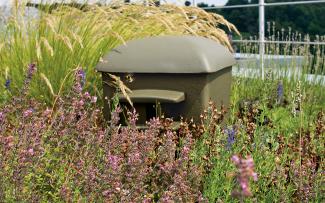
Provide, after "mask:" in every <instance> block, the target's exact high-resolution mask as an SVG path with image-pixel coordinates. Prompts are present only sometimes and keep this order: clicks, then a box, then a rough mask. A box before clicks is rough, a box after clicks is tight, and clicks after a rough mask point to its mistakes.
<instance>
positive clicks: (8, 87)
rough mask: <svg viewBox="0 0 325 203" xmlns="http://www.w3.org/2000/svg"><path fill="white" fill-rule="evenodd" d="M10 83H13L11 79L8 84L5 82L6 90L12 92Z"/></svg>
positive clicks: (7, 81)
mask: <svg viewBox="0 0 325 203" xmlns="http://www.w3.org/2000/svg"><path fill="white" fill-rule="evenodd" d="M10 83H11V80H10V79H7V80H6V82H5V88H6V89H7V90H10Z"/></svg>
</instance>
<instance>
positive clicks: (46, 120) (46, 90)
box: [0, 5, 325, 202]
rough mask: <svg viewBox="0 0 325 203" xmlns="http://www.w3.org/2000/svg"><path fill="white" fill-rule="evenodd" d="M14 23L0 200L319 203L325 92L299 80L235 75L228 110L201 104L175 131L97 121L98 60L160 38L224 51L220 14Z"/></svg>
mask: <svg viewBox="0 0 325 203" xmlns="http://www.w3.org/2000/svg"><path fill="white" fill-rule="evenodd" d="M140 10H141V13H140V12H139V11H140ZM194 16H195V17H194ZM18 22H20V21H18V20H17V18H13V19H11V20H10V21H9V22H8V27H7V29H6V32H5V33H2V34H3V35H1V37H2V40H1V44H3V46H2V49H0V65H1V66H0V69H1V74H2V75H1V77H0V82H1V84H3V85H1V87H0V92H1V97H0V99H1V105H0V202H322V201H324V198H325V197H324V154H325V147H324V143H325V142H324V141H325V140H324V138H325V136H324V135H325V93H324V86H322V85H321V83H317V84H314V83H310V82H309V81H307V80H306V78H305V77H303V75H302V76H301V77H285V76H279V75H276V74H274V73H273V72H267V75H266V76H267V77H266V78H265V80H260V79H259V78H256V77H253V76H252V77H251V78H243V77H233V85H232V93H231V106H230V107H219V106H216V105H215V104H214V103H213V102H210V103H209V106H208V107H207V109H206V110H205V111H204V112H202V116H201V122H198V123H193V122H192V121H191V120H190V118H187V119H184V120H183V121H181V122H180V127H179V128H178V129H175V128H174V127H173V126H174V125H173V120H172V119H171V118H153V119H151V120H150V121H148V123H147V129H138V128H137V126H136V125H135V122H136V120H137V113H136V112H129V113H128V123H129V125H128V126H121V125H119V120H120V118H119V113H120V111H121V110H122V109H121V108H122V107H121V106H117V108H115V109H114V111H113V112H111V114H112V116H111V118H112V119H111V120H110V121H105V120H104V118H103V116H102V113H101V112H102V104H101V102H102V101H100V100H101V87H100V86H101V85H100V83H101V78H100V77H99V75H98V74H97V73H95V72H94V66H95V65H96V63H97V62H98V61H99V60H101V59H100V58H101V56H102V55H103V54H104V53H106V52H107V51H109V50H110V49H112V48H113V47H115V46H116V45H118V44H121V43H123V42H124V41H126V40H130V39H135V38H140V37H145V36H151V35H160V34H194V35H202V36H206V37H212V38H214V39H215V40H217V41H220V42H221V43H223V44H224V45H225V46H227V45H229V42H228V41H227V39H226V34H225V32H224V31H221V30H219V29H218V28H215V27H214V25H215V24H216V23H221V24H225V25H228V26H229V27H230V28H232V29H233V30H235V28H233V26H232V25H231V24H229V23H228V22H227V21H225V20H224V19H223V18H222V17H221V16H216V15H210V14H208V13H205V12H204V11H202V10H200V9H198V8H179V7H175V6H162V7H159V8H157V7H153V6H149V7H145V8H144V7H141V6H139V5H131V6H121V7H119V6H118V7H116V8H114V9H113V8H109V7H89V8H87V10H84V11H80V10H78V9H74V8H68V7H62V8H60V9H58V10H55V11H53V12H52V13H51V14H49V13H46V12H45V13H42V15H41V17H40V20H39V21H37V20H36V22H34V23H33V24H28V25H25V26H24V27H21V26H17V23H18ZM204 30H211V33H210V32H205V31H204ZM26 32H27V33H28V34H27V33H26ZM24 33H26V34H24ZM254 46H256V45H253V44H246V45H245V46H242V47H240V49H241V50H245V52H246V51H247V50H253V48H252V47H254ZM272 46H273V48H272ZM277 47H278V48H277ZM304 47H305V46H304V45H303V46H301V45H300V46H298V45H297V46H289V47H287V48H285V47H282V45H277V44H274V45H269V48H267V50H270V52H272V51H273V52H276V51H277V50H278V49H281V50H289V49H290V51H287V52H286V53H287V55H292V53H297V51H298V50H303V48H304ZM318 48H319V51H318V52H317V47H316V48H315V50H316V52H313V51H308V52H307V51H305V52H301V53H302V54H303V55H304V56H306V57H307V56H308V57H310V58H312V60H309V62H310V64H308V65H307V63H306V65H305V66H304V67H305V68H304V69H306V71H305V72H303V73H307V72H308V73H310V72H309V71H310V70H313V69H315V67H316V66H315V64H316V65H317V64H319V63H318V62H317V63H316V62H315V60H320V61H322V60H323V61H324V58H325V57H324V51H323V50H324V49H323V48H322V47H321V46H319V47H318ZM297 49H298V50H297ZM313 49H314V48H311V47H310V48H309V49H308V50H313ZM305 50H307V49H305ZM295 51H296V52H295ZM251 53H254V51H251ZM299 53H300V52H299ZM313 53H320V54H319V55H318V57H319V59H315V58H316V57H315V56H314V57H312V55H313ZM296 55H297V56H298V54H296ZM299 55H300V54H299ZM311 61H312V62H311ZM276 63H277V62H276V61H274V64H273V65H274V67H277V64H276ZM320 64H321V63H320ZM319 67H320V68H318V71H319V70H322V71H323V70H324V69H322V68H321V67H322V66H321V65H320V66H319ZM318 73H320V72H318ZM226 115H227V116H226ZM225 119H226V120H225Z"/></svg>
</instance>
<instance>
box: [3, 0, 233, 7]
mask: <svg viewBox="0 0 325 203" xmlns="http://www.w3.org/2000/svg"><path fill="white" fill-rule="evenodd" d="M12 1H13V0H0V6H4V5H10V4H11V2H12ZM48 1H49V2H51V1H56V0H48ZM57 1H58V2H60V1H61V0H57ZM68 1H69V0H68ZM79 1H80V2H82V1H83V0H79ZM98 1H102V2H105V0H88V2H98ZM163 1H166V2H168V3H177V4H183V5H184V2H185V0H161V2H163ZM190 1H192V0H190ZM227 1H228V0H196V2H197V3H200V2H204V3H208V4H209V5H211V4H214V5H216V6H217V5H224V4H225V3H226V2H227ZM31 2H41V0H31ZM107 2H109V0H108V1H107Z"/></svg>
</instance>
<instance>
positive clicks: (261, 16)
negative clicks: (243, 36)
mask: <svg viewBox="0 0 325 203" xmlns="http://www.w3.org/2000/svg"><path fill="white" fill-rule="evenodd" d="M264 7H265V2H264V0H259V41H260V64H261V71H262V80H264V49H265V47H264V44H265V39H264V38H265V23H264V21H265V13H264Z"/></svg>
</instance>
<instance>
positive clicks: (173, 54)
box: [97, 36, 235, 125]
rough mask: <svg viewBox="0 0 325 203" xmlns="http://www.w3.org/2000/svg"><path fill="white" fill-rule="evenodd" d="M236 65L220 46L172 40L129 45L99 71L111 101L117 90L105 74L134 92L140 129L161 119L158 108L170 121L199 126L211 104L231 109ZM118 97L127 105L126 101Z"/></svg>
mask: <svg viewBox="0 0 325 203" xmlns="http://www.w3.org/2000/svg"><path fill="white" fill-rule="evenodd" d="M158 39H159V40H158ZM158 42H159V43H158ZM134 46H138V48H137V54H136V55H137V57H138V58H136V57H134V56H130V54H131V53H134V52H135V50H134V49H135V47H134ZM129 49H131V50H129ZM145 56H147V57H145ZM167 56H168V57H167ZM148 58H150V59H148ZM122 59H123V60H122ZM105 60H107V62H105ZM155 61H156V63H155ZM234 63H235V60H234V58H233V56H232V54H231V53H230V52H229V51H228V50H227V49H226V48H224V47H222V46H221V45H219V44H218V43H217V42H215V41H212V40H209V39H205V38H202V37H189V36H182V37H180V36H178V37H174V36H168V37H153V38H145V39H141V40H136V41H130V42H127V43H126V45H123V46H120V47H118V48H116V51H112V52H110V53H109V54H108V55H106V56H105V57H104V62H101V63H100V64H99V65H98V66H97V70H98V71H100V72H102V79H103V89H104V96H105V97H106V98H108V99H111V98H112V97H113V96H114V94H115V88H114V87H113V86H112V85H109V84H111V82H112V79H111V77H109V76H108V74H106V73H111V74H114V75H116V76H118V77H120V78H121V80H123V81H124V82H125V84H126V85H127V86H128V87H129V88H130V89H131V90H132V91H133V93H131V94H130V98H131V100H132V101H133V103H134V107H135V108H136V110H137V112H138V113H139V116H140V117H139V122H138V123H139V124H140V125H141V124H144V123H145V121H146V120H148V119H149V118H151V117H153V116H155V115H156V113H157V104H158V103H159V107H160V110H161V112H162V113H163V114H164V115H165V117H172V118H174V120H179V119H180V118H181V117H184V118H189V119H190V118H193V119H194V120H199V117H200V114H201V113H202V112H203V110H204V109H205V108H206V107H207V106H208V103H209V101H210V100H211V101H213V102H215V103H216V104H217V105H218V106H220V105H221V104H223V105H225V106H228V105H229V100H230V88H231V69H232V67H231V66H232V65H233V64H234ZM150 67H151V68H150ZM130 73H132V74H133V75H132V77H133V79H134V80H133V82H131V83H129V82H127V81H128V79H127V78H128V76H129V74H130ZM119 97H120V99H121V101H122V102H123V101H125V98H124V97H123V96H121V95H120V96H119ZM124 106H128V105H127V103H124ZM109 112H110V105H109V103H108V102H104V114H105V117H106V118H107V119H109V116H110V113H109Z"/></svg>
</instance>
